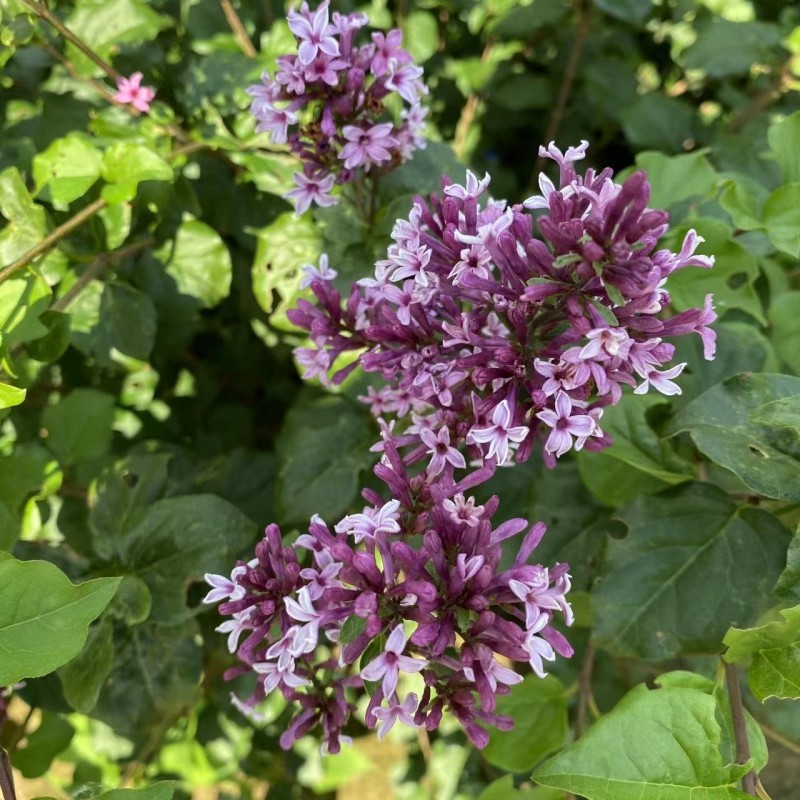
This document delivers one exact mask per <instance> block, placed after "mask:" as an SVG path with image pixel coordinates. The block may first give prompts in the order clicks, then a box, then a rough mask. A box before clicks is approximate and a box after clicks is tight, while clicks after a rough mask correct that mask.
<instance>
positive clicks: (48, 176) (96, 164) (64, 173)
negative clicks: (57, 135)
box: [33, 131, 102, 206]
mask: <svg viewBox="0 0 800 800" xmlns="http://www.w3.org/2000/svg"><path fill="white" fill-rule="evenodd" d="M101 163H102V157H101V155H100V151H99V150H98V149H97V148H96V147H95V146H94V144H92V142H91V140H90V139H89V138H88V137H87V136H86V135H85V134H83V133H80V132H78V131H75V132H73V133H70V134H69V135H68V136H65V137H64V138H63V139H56V140H55V141H54V142H53V143H52V144H51V145H50V146H49V147H48V148H47V149H46V150H44V151H43V152H41V153H37V154H36V156H35V157H34V159H33V179H34V181H35V182H36V192H37V193H39V192H41V191H42V190H43V189H44V188H47V189H48V190H49V193H50V197H51V198H52V200H53V202H54V203H55V204H56V205H59V206H67V205H68V204H69V203H71V202H72V201H73V200H77V199H78V198H79V197H82V196H83V195H84V194H85V193H86V192H87V191H88V190H89V189H90V187H91V186H92V185H93V184H94V183H95V181H96V180H97V179H98V178H99V177H100V169H101Z"/></svg>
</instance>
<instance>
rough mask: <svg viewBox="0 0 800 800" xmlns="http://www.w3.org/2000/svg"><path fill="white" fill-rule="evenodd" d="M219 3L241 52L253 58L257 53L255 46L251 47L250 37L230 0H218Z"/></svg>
mask: <svg viewBox="0 0 800 800" xmlns="http://www.w3.org/2000/svg"><path fill="white" fill-rule="evenodd" d="M219 4H220V5H221V6H222V11H223V12H224V14H225V19H226V20H228V25H230V26H231V30H232V31H233V35H234V36H235V37H236V41H237V43H238V45H239V47H240V48H241V50H242V52H243V53H244V54H245V55H246V56H247V57H248V58H255V57H256V56H257V55H258V53H257V52H256V49H255V47H253V43H252V42H251V41H250V37H249V36H248V34H247V30H246V28H245V27H244V25H243V24H242V20H241V19H240V18H239V15H238V14H237V13H236V9H235V8H234V7H233V5H231V0H219Z"/></svg>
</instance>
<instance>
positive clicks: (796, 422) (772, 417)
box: [750, 394, 800, 435]
mask: <svg viewBox="0 0 800 800" xmlns="http://www.w3.org/2000/svg"><path fill="white" fill-rule="evenodd" d="M750 421H751V422H755V423H756V424H757V425H766V426H767V427H769V428H789V430H791V431H794V433H795V434H798V435H800V394H796V395H794V396H793V397H782V398H781V399H780V400H773V401H772V402H771V403H766V404H765V405H763V406H760V407H759V408H757V409H756V410H755V411H753V412H752V414H750Z"/></svg>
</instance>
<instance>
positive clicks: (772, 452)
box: [668, 373, 800, 500]
mask: <svg viewBox="0 0 800 800" xmlns="http://www.w3.org/2000/svg"><path fill="white" fill-rule="evenodd" d="M796 394H800V378H795V377H792V376H790V375H752V374H749V373H743V374H742V375H736V376H734V377H732V378H728V379H727V380H725V381H723V382H722V383H720V384H717V385H716V386H714V387H713V388H711V389H709V390H708V391H707V392H705V393H704V394H702V395H701V396H700V397H698V398H697V399H696V400H694V401H693V402H691V403H690V404H689V405H688V406H686V408H684V409H682V410H681V411H679V412H678V413H677V414H676V415H675V417H674V418H673V419H672V421H671V422H670V424H669V426H668V433H669V434H670V435H672V434H676V433H681V432H683V431H688V432H689V434H690V435H691V437H692V439H693V440H694V443H695V445H697V448H698V449H699V450H700V451H701V452H702V453H703V454H704V455H706V456H707V457H708V458H710V459H711V460H712V461H714V462H716V463H717V464H720V465H721V466H723V467H725V468H726V469H729V470H730V471H731V472H733V473H734V474H735V475H736V476H738V478H739V479H740V480H741V481H742V482H743V483H744V484H745V485H746V486H748V487H749V488H750V489H753V490H754V491H756V492H758V493H759V494H763V495H765V496H766V497H774V498H776V499H778V500H800V483H798V480H797V475H798V470H799V469H800V443H798V441H797V437H796V436H795V435H794V434H793V433H792V431H790V430H787V429H785V428H773V427H768V426H766V425H759V424H756V423H755V422H753V421H751V418H750V415H751V414H752V413H753V412H754V411H755V410H756V409H758V408H760V407H761V406H763V405H765V404H766V403H770V402H772V401H774V400H779V399H781V398H783V397H787V396H792V395H796Z"/></svg>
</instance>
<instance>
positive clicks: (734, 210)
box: [719, 175, 769, 231]
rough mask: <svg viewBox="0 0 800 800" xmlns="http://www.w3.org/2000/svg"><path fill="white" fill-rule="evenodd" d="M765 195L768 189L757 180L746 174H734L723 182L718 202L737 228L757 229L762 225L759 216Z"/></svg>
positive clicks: (767, 195) (767, 194)
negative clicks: (732, 177)
mask: <svg viewBox="0 0 800 800" xmlns="http://www.w3.org/2000/svg"><path fill="white" fill-rule="evenodd" d="M767 197H769V191H768V190H767V189H765V188H764V186H763V185H762V184H760V183H759V182H758V181H755V180H753V179H752V178H750V177H748V176H747V175H736V178H735V179H734V180H731V181H728V182H727V183H726V184H725V188H724V190H723V192H722V194H721V195H720V198H719V204H720V205H721V206H722V207H723V208H724V209H725V210H726V211H727V212H728V213H729V214H730V215H731V219H732V220H733V224H734V225H735V226H736V227H737V228H741V229H742V230H745V231H750V230H759V229H761V228H763V227H764V224H763V222H762V221H761V216H762V213H763V208H764V202H765V201H766V199H767Z"/></svg>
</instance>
